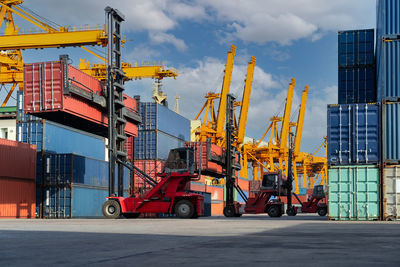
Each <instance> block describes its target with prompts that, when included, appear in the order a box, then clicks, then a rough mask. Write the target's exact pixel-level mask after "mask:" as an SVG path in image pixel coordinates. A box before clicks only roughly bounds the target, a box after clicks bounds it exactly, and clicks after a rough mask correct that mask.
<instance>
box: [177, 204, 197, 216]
mask: <svg viewBox="0 0 400 267" xmlns="http://www.w3.org/2000/svg"><path fill="white" fill-rule="evenodd" d="M194 213H195V210H194V206H193V204H192V202H190V201H189V200H180V201H179V202H178V203H176V205H175V214H176V215H177V216H178V217H179V218H183V219H188V218H192V217H193V214H194Z"/></svg>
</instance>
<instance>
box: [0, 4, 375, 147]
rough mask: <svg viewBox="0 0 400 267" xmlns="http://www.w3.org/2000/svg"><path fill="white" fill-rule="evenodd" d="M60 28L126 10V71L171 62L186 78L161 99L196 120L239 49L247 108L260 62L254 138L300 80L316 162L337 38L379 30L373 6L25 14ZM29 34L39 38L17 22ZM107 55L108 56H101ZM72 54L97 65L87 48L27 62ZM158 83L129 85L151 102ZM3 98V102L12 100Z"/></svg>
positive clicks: (170, 7)
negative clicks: (129, 65) (229, 56)
mask: <svg viewBox="0 0 400 267" xmlns="http://www.w3.org/2000/svg"><path fill="white" fill-rule="evenodd" d="M23 5H24V6H25V7H28V8H30V9H32V10H34V11H35V12H36V13H38V14H40V15H41V16H43V17H46V18H47V19H50V20H51V21H54V22H56V23H58V24H60V25H81V24H90V25H93V24H99V23H104V7H105V6H106V5H110V6H112V7H115V8H118V9H119V10H120V11H122V12H123V13H124V14H125V16H126V22H125V23H124V24H123V29H124V32H125V33H126V36H127V39H128V43H127V44H126V46H125V48H124V51H123V52H124V54H123V58H124V60H125V61H127V62H143V61H149V62H153V61H164V62H165V63H166V64H167V65H168V66H172V67H174V68H176V69H178V71H179V73H180V75H179V76H178V78H177V79H176V80H173V79H165V80H164V81H163V89H164V91H165V93H167V95H168V96H169V103H170V106H171V107H173V104H174V100H175V95H176V94H179V95H180V97H181V100H180V110H181V114H183V115H185V116H186V117H188V118H190V119H193V118H194V116H195V115H196V113H197V112H198V111H199V110H200V108H201V105H202V104H203V103H204V101H205V99H204V95H205V94H206V93H207V92H209V91H218V90H220V87H221V83H222V76H223V74H222V73H223V69H224V64H225V60H226V53H227V51H228V50H229V48H230V44H235V45H236V46H237V55H236V58H235V65H234V71H233V78H232V85H231V91H232V92H233V93H235V94H236V95H237V96H238V97H239V98H240V97H241V90H242V89H243V85H244V78H245V73H246V69H247V62H248V61H249V59H250V56H256V57H257V63H256V64H257V67H256V71H255V75H254V82H253V91H252V100H251V107H250V111H249V120H248V127H247V136H250V137H253V138H256V139H257V138H259V137H261V136H262V134H263V132H264V130H265V129H266V128H267V126H268V124H267V123H268V119H269V117H271V115H273V114H277V113H279V111H280V107H282V103H283V102H284V100H285V96H286V92H287V91H286V90H287V85H288V83H289V82H290V78H291V77H294V78H296V80H297V84H296V95H295V99H294V103H293V108H292V111H293V112H294V111H295V110H296V109H297V106H298V104H299V97H300V96H301V91H302V90H303V88H304V85H306V84H307V85H309V86H310V93H309V98H308V106H307V111H306V118H305V128H304V134H303V144H302V150H303V151H305V152H312V151H313V150H315V148H317V147H318V146H319V144H320V143H321V142H322V137H323V136H324V135H326V105H327V104H328V103H336V102H337V92H336V91H337V31H338V30H347V29H360V28H374V27H375V5H376V3H375V0H352V1H348V0H336V1H331V0H286V1H281V0H248V1H244V0H243V1H228V0H202V1H201V0H194V1H184V0H180V1H179V0H164V1H163V0H147V1H136V0H120V1H106V0H86V1H77V0H70V1H52V0H36V1H26V2H25V3H24V4H23ZM18 21H19V25H20V27H21V28H24V29H26V28H33V26H30V25H29V24H27V23H25V22H23V21H21V20H18ZM97 49H98V50H100V52H102V51H104V49H103V48H97ZM59 54H69V55H70V57H71V58H72V60H73V63H74V64H75V65H77V64H79V58H86V59H88V60H90V61H93V62H97V60H96V59H95V58H94V57H93V56H91V55H89V54H88V53H86V52H84V51H82V50H81V49H79V48H68V49H46V50H34V51H25V52H24V60H25V62H37V61H47V60H57V59H58V55H59ZM152 82H153V81H152V80H141V81H131V82H129V83H127V86H126V88H127V92H128V93H129V94H131V95H136V94H139V95H141V97H142V100H143V101H150V100H151V95H152ZM4 94H5V92H4V91H2V92H0V97H1V98H4V96H3V95H4Z"/></svg>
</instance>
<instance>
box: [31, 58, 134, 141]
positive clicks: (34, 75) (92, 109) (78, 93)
mask: <svg viewBox="0 0 400 267" xmlns="http://www.w3.org/2000/svg"><path fill="white" fill-rule="evenodd" d="M103 96H104V93H103V84H102V83H101V82H100V81H98V80H97V79H95V78H93V77H92V76H90V75H88V74H86V73H84V72H82V71H80V70H79V69H77V68H75V67H73V66H71V65H68V64H65V63H63V61H53V62H40V63H33V64H24V112H25V113H29V114H32V115H35V116H38V117H41V118H44V119H49V120H52V121H55V122H58V123H61V124H65V125H68V126H71V127H74V128H77V129H80V130H84V131H88V132H93V133H96V134H99V135H103V136H106V134H107V128H106V127H107V125H108V117H107V111H106V108H105V104H106V99H105V98H104V97H103ZM124 104H125V106H126V107H127V112H126V113H127V115H126V116H125V118H126V119H127V124H126V127H125V132H126V134H127V135H133V136H136V135H137V124H138V123H139V122H138V121H137V118H138V117H137V112H136V101H135V100H134V99H133V98H130V97H128V96H126V95H124Z"/></svg>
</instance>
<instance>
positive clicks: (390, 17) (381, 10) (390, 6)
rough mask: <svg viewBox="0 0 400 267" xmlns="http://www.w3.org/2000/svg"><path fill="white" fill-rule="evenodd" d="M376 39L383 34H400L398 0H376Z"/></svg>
mask: <svg viewBox="0 0 400 267" xmlns="http://www.w3.org/2000/svg"><path fill="white" fill-rule="evenodd" d="M376 19H377V23H376V31H377V40H379V39H381V38H382V36H383V35H387V34H400V3H399V1H398V0H378V4H377V14H376Z"/></svg>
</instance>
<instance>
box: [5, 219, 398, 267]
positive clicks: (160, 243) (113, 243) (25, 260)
mask: <svg viewBox="0 0 400 267" xmlns="http://www.w3.org/2000/svg"><path fill="white" fill-rule="evenodd" d="M399 251H400V225H399V223H397V222H333V221H327V220H326V218H321V217H319V216H307V215H298V216H296V217H286V216H284V217H282V218H279V219H275V218H269V217H267V216H259V215H254V216H251V215H247V216H243V217H241V218H232V219H228V218H224V217H209V218H199V219H192V220H184V219H119V220H106V219H74V220H0V266H54V265H65V266H116V265H122V266H223V265H224V266H228V265H230V266H267V265H268V264H270V265H272V264H273V265H275V266H399V265H400V254H399Z"/></svg>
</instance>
